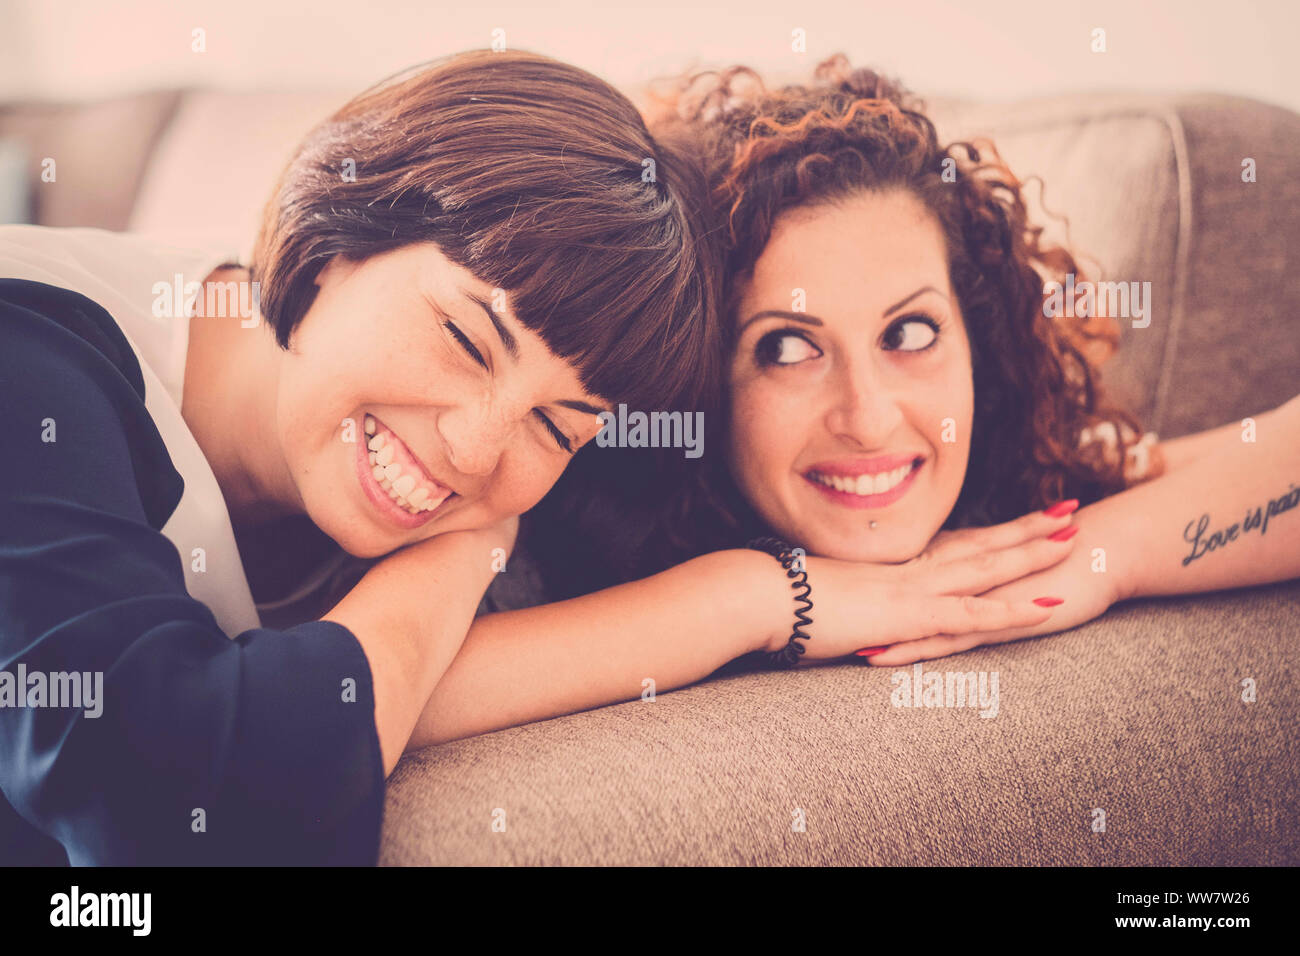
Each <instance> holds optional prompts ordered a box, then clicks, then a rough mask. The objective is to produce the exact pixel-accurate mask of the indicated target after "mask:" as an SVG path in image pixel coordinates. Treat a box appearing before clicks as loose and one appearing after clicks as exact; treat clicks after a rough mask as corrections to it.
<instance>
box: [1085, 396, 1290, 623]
mask: <svg viewBox="0 0 1300 956" xmlns="http://www.w3.org/2000/svg"><path fill="white" fill-rule="evenodd" d="M1243 433H1244V430H1243V429H1242V427H1241V425H1240V424H1239V423H1232V424H1229V425H1225V426H1223V427H1222V428H1216V429H1212V430H1210V431H1207V432H1202V433H1200V434H1198V435H1192V436H1187V439H1180V440H1179V441H1185V444H1183V445H1181V446H1180V447H1179V448H1178V449H1177V455H1178V456H1184V455H1185V456H1186V460H1181V461H1180V462H1179V464H1178V466H1177V467H1174V468H1171V470H1170V472H1169V473H1168V474H1166V475H1163V476H1161V477H1160V478H1157V479H1155V480H1153V481H1150V482H1147V483H1145V484H1141V485H1138V486H1136V487H1134V488H1130V489H1129V490H1127V491H1125V492H1123V493H1121V494H1119V495H1115V496H1113V497H1111V498H1108V499H1106V500H1105V501H1101V502H1098V503H1097V506H1096V507H1097V508H1098V511H1099V514H1098V517H1099V520H1100V521H1101V522H1102V523H1103V526H1104V527H1105V528H1106V529H1107V530H1106V531H1105V536H1106V537H1111V536H1113V537H1114V538H1115V539H1116V540H1117V541H1119V542H1120V552H1119V555H1118V557H1119V560H1120V566H1121V569H1122V572H1123V573H1122V576H1121V577H1120V578H1119V579H1118V596H1119V597H1120V598H1121V599H1123V598H1128V597H1141V596H1143V595H1161V594H1188V593H1192V592H1197V591H1217V590H1222V589H1225V588H1236V587H1247V586H1250V585H1255V584H1268V583H1271V582H1273V581H1284V580H1287V579H1289V578H1294V577H1300V511H1296V512H1295V513H1294V514H1291V513H1288V512H1290V511H1291V509H1294V508H1296V506H1297V505H1300V402H1298V401H1296V400H1294V399H1293V400H1292V401H1290V402H1287V403H1286V404H1285V405H1282V406H1280V407H1278V408H1276V409H1273V410H1272V411H1269V412H1265V413H1263V414H1261V415H1257V416H1255V436H1254V437H1255V440H1254V441H1243V439H1242V436H1243ZM1171 444H1172V443H1171Z"/></svg>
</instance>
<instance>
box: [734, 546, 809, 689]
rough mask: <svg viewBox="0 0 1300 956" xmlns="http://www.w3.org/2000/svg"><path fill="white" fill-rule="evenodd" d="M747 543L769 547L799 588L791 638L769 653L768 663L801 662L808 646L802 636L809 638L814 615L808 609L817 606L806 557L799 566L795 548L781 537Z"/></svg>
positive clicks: (783, 665)
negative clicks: (804, 561)
mask: <svg viewBox="0 0 1300 956" xmlns="http://www.w3.org/2000/svg"><path fill="white" fill-rule="evenodd" d="M745 547H747V548H752V549H754V550H755V551H766V552H767V553H768V554H770V555H772V557H774V558H776V559H777V560H778V561H780V562H781V567H783V568H785V576H786V577H787V578H790V587H791V589H792V590H794V591H795V592H796V594H795V596H794V601H795V609H794V630H793V632H791V634H790V640H789V642H787V643H786V645H785V647H783V648H781V650H779V651H769V652H767V654H766V659H767V663H768V665H769V666H771V667H774V668H789V667H794V666H795V665H796V664H797V663H798V662H799V658H800V656H802V654H803V653H804V651H805V650H807V648H806V647H805V646H804V645H803V644H800V643H799V641H798V638H803V639H804V640H805V641H806V640H808V639H809V635H808V634H806V633H804V627H806V626H807V625H809V624H811V623H812V616H811V615H810V614H809V613H808V612H809V611H811V610H812V607H813V602H812V598H811V596H810V595H811V594H812V586H811V585H809V583H808V572H807V571H806V570H804V567H803V562H802V561H800V562H799V567H798V568H796V567H795V557H794V551H793V549H792V548H791V547H790V546H789V545H788V544H786V543H785V542H784V541H782V540H781V539H780V538H755V539H754V540H753V541H751V542H749V544H747V545H746V546H745Z"/></svg>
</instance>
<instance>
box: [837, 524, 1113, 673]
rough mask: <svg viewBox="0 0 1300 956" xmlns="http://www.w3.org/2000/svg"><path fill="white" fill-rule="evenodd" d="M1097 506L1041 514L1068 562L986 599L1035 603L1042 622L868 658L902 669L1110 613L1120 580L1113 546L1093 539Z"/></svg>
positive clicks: (941, 637) (1047, 538) (944, 637)
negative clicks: (1110, 562)
mask: <svg viewBox="0 0 1300 956" xmlns="http://www.w3.org/2000/svg"><path fill="white" fill-rule="evenodd" d="M1092 507H1093V506H1089V507H1086V508H1083V509H1078V502H1077V501H1075V500H1070V501H1063V502H1059V503H1057V504H1056V505H1054V506H1052V507H1050V508H1046V509H1044V510H1043V511H1041V512H1036V515H1037V516H1038V518H1039V519H1041V521H1042V522H1045V524H1046V530H1045V531H1044V535H1043V537H1042V539H1041V541H1042V543H1043V545H1044V547H1047V548H1057V549H1060V551H1061V552H1063V555H1062V559H1061V560H1060V561H1059V562H1057V563H1055V564H1052V565H1050V566H1048V567H1044V568H1043V569H1041V570H1038V571H1035V572H1033V573H1030V574H1027V575H1025V576H1023V577H1021V578H1019V579H1018V580H1015V581H1009V582H1007V583H1006V584H1002V585H999V586H997V587H995V588H992V589H990V590H988V591H985V592H983V593H982V594H981V595H980V596H981V597H992V598H999V599H1001V600H1004V601H1018V600H1022V601H1030V602H1032V603H1033V604H1034V605H1036V606H1037V607H1039V608H1041V609H1042V611H1041V614H1042V620H1041V621H1039V622H1038V623H1036V624H1031V625H1028V626H1025V627H1015V628H1007V629H1005V630H1001V631H986V632H980V633H972V634H963V635H952V634H937V635H934V636H933V637H927V638H923V639H922V640H919V641H910V642H908V643H906V644H894V645H892V646H890V647H889V648H887V649H886V650H885V651H883V652H880V653H873V654H871V655H870V656H869V657H867V656H864V657H863V660H864V661H868V662H869V663H870V664H871V665H872V666H873V667H881V666H884V667H897V666H900V665H904V664H911V663H914V662H916V661H921V660H932V659H934V658H938V657H947V656H949V655H951V654H957V653H960V652H962V651H967V650H971V649H973V648H976V647H979V646H981V645H985V644H1002V643H1006V642H1008V641H1017V640H1021V639H1023V638H1026V637H1036V636H1041V635H1047V634H1055V633H1058V632H1060V631H1064V630H1069V629H1070V628H1073V627H1078V626H1079V625H1081V624H1085V623H1087V622H1088V621H1091V620H1093V619H1094V618H1096V617H1099V616H1100V615H1102V614H1104V613H1105V612H1106V611H1107V610H1108V609H1109V608H1110V607H1111V605H1113V604H1114V603H1115V602H1116V601H1117V600H1118V597H1119V594H1120V593H1121V592H1120V588H1119V584H1120V582H1119V581H1118V580H1117V578H1116V572H1114V571H1112V570H1111V569H1110V568H1109V567H1108V566H1107V563H1106V561H1107V554H1106V545H1107V542H1106V541H1105V540H1101V539H1100V538H1098V537H1096V535H1097V532H1096V531H1094V532H1093V536H1090V535H1089V527H1090V526H1091V521H1090V519H1091V516H1092V512H1091V510H1090V509H1091V508H1092ZM1076 509H1078V510H1076ZM1049 512H1054V514H1051V513H1049ZM1053 524H1055V525H1056V527H1055V528H1054V530H1053V529H1052V528H1051V526H1052V525H1053ZM985 530H987V529H985ZM871 650H875V648H872V649H871Z"/></svg>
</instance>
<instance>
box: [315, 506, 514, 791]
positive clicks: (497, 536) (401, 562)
mask: <svg viewBox="0 0 1300 956" xmlns="http://www.w3.org/2000/svg"><path fill="white" fill-rule="evenodd" d="M517 527H518V521H517V519H515V520H512V522H510V523H509V525H508V527H506V528H502V527H497V528H492V529H488V530H485V531H456V532H451V533H448V534H444V535H439V536H438V537H435V538H431V539H430V540H428V541H425V542H422V543H421V544H418V545H414V546H412V547H410V548H406V549H404V550H402V551H399V552H397V553H396V554H394V555H392V556H391V557H389V558H386V559H385V560H384V561H382V562H380V563H379V564H377V565H375V566H374V567H373V568H371V569H370V571H369V572H367V573H366V576H365V577H364V578H362V579H361V581H360V582H358V583H357V586H356V587H354V588H353V589H352V590H351V591H350V592H349V593H348V595H347V596H346V597H345V598H343V600H342V601H340V602H339V603H338V604H337V605H336V606H335V607H334V608H333V610H331V611H330V612H329V613H328V614H326V615H324V617H323V618H322V620H326V621H335V622H337V623H339V624H342V625H343V626H344V627H346V628H348V630H350V631H351V632H352V633H353V634H354V635H355V636H356V638H357V641H358V642H359V643H360V644H361V648H362V650H363V651H365V654H366V658H367V660H368V661H369V663H370V672H371V676H372V681H373V684H374V694H375V728H376V730H377V731H378V734H379V748H380V751H381V752H382V754H383V759H384V774H385V776H387V775H388V774H390V773H392V771H393V767H395V766H396V765H397V761H398V758H400V757H401V755H402V752H403V750H404V749H405V748H406V743H407V739H408V738H409V737H410V735H411V729H412V728H413V727H414V726H415V723H416V720H417V718H418V717H419V716H420V711H421V710H422V709H423V708H424V704H425V701H426V700H428V697H429V694H430V692H431V691H432V690H433V688H434V686H435V685H436V684H437V683H438V680H439V679H440V678H441V677H442V675H443V673H444V672H445V671H446V669H447V665H448V664H450V663H451V661H452V658H454V657H455V656H456V652H457V651H458V650H460V646H461V644H462V643H463V642H464V640H465V635H466V634H467V633H468V632H469V628H470V624H471V623H472V622H473V620H474V612H475V610H476V609H477V608H478V604H479V601H480V600H481V599H482V597H483V593H484V592H485V591H486V590H487V586H488V584H489V583H490V581H491V579H492V575H493V571H492V566H491V564H492V549H493V548H494V547H505V549H506V550H507V551H509V550H510V549H511V548H512V547H513V545H514V531H515V529H516V528H517ZM431 594H432V595H437V597H436V598H432V597H430V595H431Z"/></svg>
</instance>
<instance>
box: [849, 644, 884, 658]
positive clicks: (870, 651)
mask: <svg viewBox="0 0 1300 956" xmlns="http://www.w3.org/2000/svg"><path fill="white" fill-rule="evenodd" d="M887 650H889V645H885V646H884V647H864V648H862V650H860V651H854V652H853V653H855V654H857V655H858V657H875V656H876V655H877V654H879V653H881V652H882V651H887Z"/></svg>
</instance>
